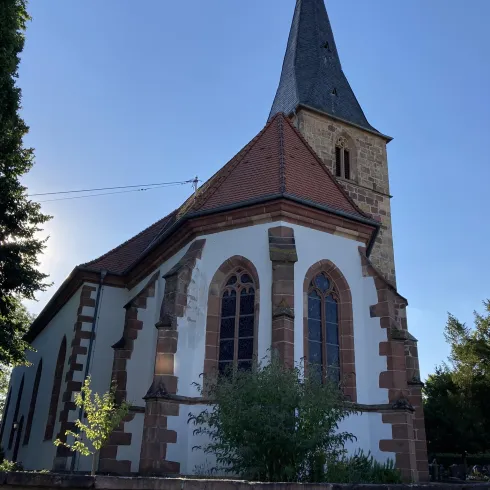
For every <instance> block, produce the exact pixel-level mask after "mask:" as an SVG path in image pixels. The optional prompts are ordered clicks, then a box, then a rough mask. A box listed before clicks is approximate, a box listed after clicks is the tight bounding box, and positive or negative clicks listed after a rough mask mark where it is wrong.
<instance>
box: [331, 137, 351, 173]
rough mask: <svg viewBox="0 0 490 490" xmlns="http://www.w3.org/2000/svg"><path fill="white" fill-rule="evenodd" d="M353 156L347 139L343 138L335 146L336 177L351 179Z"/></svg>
mask: <svg viewBox="0 0 490 490" xmlns="http://www.w3.org/2000/svg"><path fill="white" fill-rule="evenodd" d="M351 174H352V172H351V155H350V149H349V146H348V144H347V139H346V138H344V137H343V136H341V137H340V138H339V139H338V140H337V145H336V146H335V175H336V176H337V177H342V178H344V179H351Z"/></svg>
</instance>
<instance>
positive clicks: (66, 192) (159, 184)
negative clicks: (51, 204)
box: [28, 179, 196, 197]
mask: <svg viewBox="0 0 490 490" xmlns="http://www.w3.org/2000/svg"><path fill="white" fill-rule="evenodd" d="M195 180H196V179H190V180H184V181H180V182H159V183H157V184H137V185H122V186H116V187H99V188H94V189H78V190H74V191H56V192H42V193H38V194H29V196H28V197H35V196H52V195H55V194H75V193H80V192H96V191H108V190H114V189H130V188H133V189H134V188H136V187H156V186H167V185H183V184H190V183H192V182H194V181H195Z"/></svg>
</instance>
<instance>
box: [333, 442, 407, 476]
mask: <svg viewBox="0 0 490 490" xmlns="http://www.w3.org/2000/svg"><path fill="white" fill-rule="evenodd" d="M324 478H325V479H324V481H328V482H329V483H402V476H401V473H400V471H399V470H397V469H396V468H395V463H394V462H393V460H391V459H390V460H388V461H387V462H386V463H379V462H378V461H376V460H375V459H374V458H373V456H372V455H371V453H368V454H365V453H364V451H362V450H359V451H357V452H356V453H355V454H354V455H353V456H350V457H346V456H343V457H342V458H340V459H338V460H335V459H333V460H329V461H327V469H326V472H325V475H324Z"/></svg>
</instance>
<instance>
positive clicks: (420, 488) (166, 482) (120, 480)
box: [0, 473, 490, 490]
mask: <svg viewBox="0 0 490 490" xmlns="http://www.w3.org/2000/svg"><path fill="white" fill-rule="evenodd" d="M53 488H71V489H72V490H82V489H88V488H94V489H101V490H408V489H410V490H446V489H448V490H449V489H450V490H487V489H490V483H472V484H464V483H446V484H445V483H432V484H425V485H353V484H351V485H349V484H347V485H339V484H329V483H322V484H308V485H306V484H301V483H257V482H246V481H239V480H217V479H216V480H199V479H194V480H191V479H186V478H136V477H126V478H124V477H109V476H95V477H91V476H82V475H60V474H42V473H0V490H4V489H5V490H14V489H15V490H34V489H36V490H38V489H53Z"/></svg>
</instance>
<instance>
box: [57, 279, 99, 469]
mask: <svg viewBox="0 0 490 490" xmlns="http://www.w3.org/2000/svg"><path fill="white" fill-rule="evenodd" d="M95 291H97V287H96V286H89V285H87V284H85V285H83V286H82V292H81V295H80V302H79V306H78V311H77V315H78V316H77V321H76V323H75V326H74V336H73V340H72V342H71V355H70V357H69V359H68V366H69V367H68V371H67V373H66V376H65V381H66V382H67V383H66V389H65V392H64V393H63V397H62V401H63V404H64V405H63V410H62V411H61V413H60V418H59V420H60V422H61V424H60V431H59V433H58V438H59V439H60V440H61V441H66V436H65V432H66V431H67V430H75V423H74V422H71V421H69V417H70V412H72V411H75V410H76V406H75V402H74V401H73V395H74V393H76V392H79V391H80V390H81V387H82V383H81V382H80V381H73V378H74V375H75V372H77V371H82V370H83V366H84V364H85V361H86V355H87V348H86V347H82V346H81V342H82V340H84V339H90V338H91V336H92V334H91V332H89V331H83V330H82V326H83V323H90V324H91V323H92V322H93V320H94V318H93V316H86V315H83V308H84V307H85V306H88V307H91V308H94V307H95V299H94V298H93V297H92V295H93V293H95ZM71 455H72V453H71V451H70V450H69V449H68V448H67V447H65V446H58V447H57V449H56V457H55V460H54V465H53V466H54V469H55V470H65V469H66V468H67V462H68V458H70V457H71Z"/></svg>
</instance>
